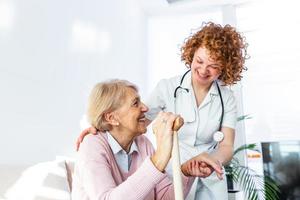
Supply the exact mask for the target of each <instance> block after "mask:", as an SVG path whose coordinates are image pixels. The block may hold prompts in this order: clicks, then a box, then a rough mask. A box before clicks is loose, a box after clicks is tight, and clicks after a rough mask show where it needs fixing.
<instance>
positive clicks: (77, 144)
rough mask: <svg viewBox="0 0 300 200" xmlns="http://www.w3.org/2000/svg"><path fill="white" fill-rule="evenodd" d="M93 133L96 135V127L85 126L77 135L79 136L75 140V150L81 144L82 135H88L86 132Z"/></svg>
mask: <svg viewBox="0 0 300 200" xmlns="http://www.w3.org/2000/svg"><path fill="white" fill-rule="evenodd" d="M90 133H91V134H94V135H96V134H97V129H96V128H95V127H92V126H91V127H89V128H86V129H84V130H83V131H82V132H81V133H80V135H79V137H78V138H77V140H76V144H75V145H76V151H78V150H79V147H80V144H81V142H82V141H83V139H84V137H85V136H86V135H88V134H90Z"/></svg>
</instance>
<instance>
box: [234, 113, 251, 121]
mask: <svg viewBox="0 0 300 200" xmlns="http://www.w3.org/2000/svg"><path fill="white" fill-rule="evenodd" d="M245 119H252V117H251V116H250V115H249V114H247V115H242V116H239V117H238V118H237V119H236V120H237V121H238V122H239V121H242V120H245Z"/></svg>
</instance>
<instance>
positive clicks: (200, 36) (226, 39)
mask: <svg viewBox="0 0 300 200" xmlns="http://www.w3.org/2000/svg"><path fill="white" fill-rule="evenodd" d="M247 46H248V44H247V43H246V42H245V38H244V37H243V36H242V35H241V34H240V33H238V32H237V31H236V29H235V28H234V27H232V26H230V25H225V26H224V27H222V26H221V25H219V24H215V23H213V22H208V23H204V24H203V25H202V27H201V29H200V30H199V31H198V32H196V33H195V34H192V35H191V36H190V37H188V38H187V39H186V40H185V43H184V44H183V46H182V47H181V60H182V61H183V62H184V63H185V65H186V66H187V67H188V68H190V67H191V64H192V61H193V58H194V54H195V52H196V50H197V49H198V48H199V47H204V48H205V49H207V50H208V52H209V55H210V57H211V58H212V59H213V60H215V61H216V62H218V63H220V65H221V75H220V76H219V80H221V81H222V82H223V83H224V85H232V84H235V83H237V81H240V80H241V78H242V77H243V76H242V75H241V74H242V72H243V70H247V68H246V67H245V66H244V64H245V60H246V59H247V58H248V55H247Z"/></svg>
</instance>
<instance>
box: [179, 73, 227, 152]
mask: <svg viewBox="0 0 300 200" xmlns="http://www.w3.org/2000/svg"><path fill="white" fill-rule="evenodd" d="M190 71H191V69H189V70H187V71H186V72H185V73H184V74H183V76H182V77H181V80H180V84H179V85H178V86H177V87H176V88H175V90H174V101H175V104H174V106H175V113H176V98H177V92H178V90H179V89H183V90H185V91H186V92H189V89H188V88H184V87H182V83H183V81H184V78H185V76H186V75H187V74H188V73H189V72H190ZM214 82H215V83H216V86H217V89H218V94H219V96H220V101H221V107H222V112H221V119H220V125H219V130H218V131H217V132H216V133H215V134H217V133H218V134H220V133H222V132H221V129H222V123H223V118H224V102H223V97H222V93H221V89H220V86H219V84H218V82H217V81H214ZM222 134H223V133H222ZM223 137H224V134H223ZM222 139H223V138H222ZM215 142H216V143H215V144H213V145H212V148H213V149H214V148H216V146H217V144H218V142H220V141H215ZM209 149H211V148H209Z"/></svg>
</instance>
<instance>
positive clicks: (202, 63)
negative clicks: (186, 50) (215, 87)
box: [191, 47, 221, 85]
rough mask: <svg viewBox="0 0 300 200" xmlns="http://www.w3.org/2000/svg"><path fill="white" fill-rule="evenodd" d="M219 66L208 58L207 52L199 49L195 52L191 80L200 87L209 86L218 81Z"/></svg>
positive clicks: (201, 48)
mask: <svg viewBox="0 0 300 200" xmlns="http://www.w3.org/2000/svg"><path fill="white" fill-rule="evenodd" d="M220 69H221V66H220V65H219V64H218V63H217V62H216V61H214V60H212V59H211V58H210V55H209V53H208V51H207V50H206V49H205V48H203V47H200V48H199V49H197V50H196V51H195V54H194V58H193V62H192V64H191V71H192V77H193V80H194V81H196V82H197V83H198V84H200V85H210V84H211V83H212V82H213V81H214V80H216V79H218V77H219V76H220V72H221V70H220Z"/></svg>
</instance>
